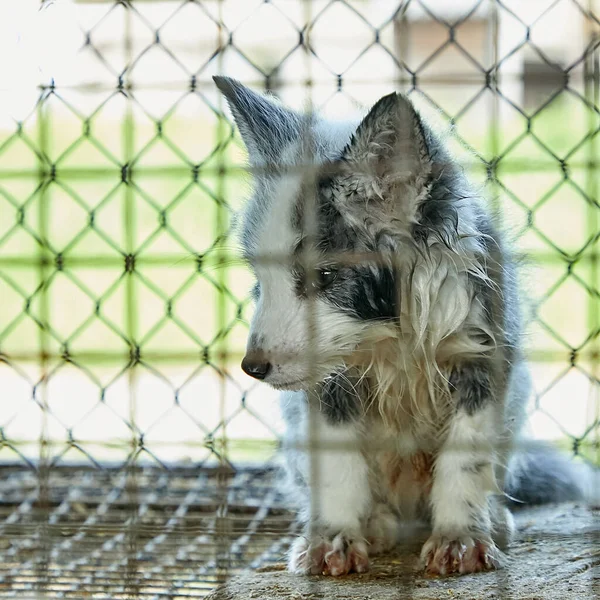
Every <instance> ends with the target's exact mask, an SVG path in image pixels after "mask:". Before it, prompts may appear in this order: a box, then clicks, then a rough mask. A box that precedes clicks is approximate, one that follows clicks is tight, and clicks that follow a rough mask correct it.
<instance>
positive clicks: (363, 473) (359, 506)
mask: <svg viewBox="0 0 600 600" xmlns="http://www.w3.org/2000/svg"><path fill="white" fill-rule="evenodd" d="M299 432H300V433H299V437H298V438H296V440H295V443H296V445H297V446H298V451H299V452H300V453H301V458H300V463H299V468H300V470H301V472H302V473H303V474H304V477H305V478H306V480H307V481H308V482H309V484H310V491H311V502H310V506H311V520H312V522H313V523H314V524H316V525H317V526H318V527H319V528H320V529H324V530H325V531H328V532H339V531H343V532H359V531H360V530H361V527H362V525H363V524H364V520H365V519H366V517H367V516H368V514H369V512H370V507H371V501H372V498H371V490H370V486H369V480H368V477H369V471H368V467H367V463H366V461H365V458H364V456H363V454H362V452H361V446H360V440H361V433H360V431H359V429H358V427H357V425H356V424H353V423H349V424H343V425H331V424H330V423H328V422H327V420H326V418H325V417H324V415H323V414H322V413H321V412H320V411H318V410H312V411H311V414H310V415H309V414H308V411H307V412H305V413H304V415H303V420H302V424H301V425H300V426H299Z"/></svg>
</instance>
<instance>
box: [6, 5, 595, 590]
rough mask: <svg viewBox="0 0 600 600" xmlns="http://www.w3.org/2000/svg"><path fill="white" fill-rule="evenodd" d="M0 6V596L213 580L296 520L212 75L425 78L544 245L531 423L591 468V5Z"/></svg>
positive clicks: (400, 84)
mask: <svg viewBox="0 0 600 600" xmlns="http://www.w3.org/2000/svg"><path fill="white" fill-rule="evenodd" d="M3 11H4V13H5V14H3ZM0 16H3V17H5V18H4V21H5V23H6V22H8V24H9V25H8V27H9V28H8V29H7V31H8V33H9V35H8V36H4V37H5V39H8V42H5V47H3V50H4V51H5V56H11V57H14V61H11V60H9V61H7V65H6V66H5V67H3V68H4V71H5V72H4V77H3V80H4V82H5V85H3V84H2V82H0V106H1V107H2V108H1V109H0V111H1V113H2V114H0V294H1V302H0V386H1V387H0V389H1V390H2V391H1V392H0V394H1V396H0V397H1V400H0V461H1V466H0V477H1V478H2V483H1V485H0V597H8V596H11V595H12V594H15V593H20V594H21V596H22V597H25V595H26V594H27V593H31V594H34V593H35V592H36V590H38V591H41V592H43V593H44V594H47V596H48V597H62V598H65V597H81V595H82V593H83V592H84V591H85V592H86V593H89V594H95V597H102V598H113V599H114V598H120V597H155V598H162V597H169V598H174V597H186V598H187V597H199V596H203V595H205V594H206V593H207V592H208V590H210V589H211V588H212V587H213V586H214V584H215V583H216V582H218V581H222V580H223V579H224V578H225V577H227V576H230V575H231V574H232V573H234V572H236V571H237V570H239V569H240V568H242V567H243V566H247V565H250V566H253V567H257V566H260V565H262V564H264V563H266V562H269V561H273V560H280V559H281V556H282V555H283V553H284V551H285V549H286V548H287V546H288V544H289V542H290V540H291V535H292V534H293V533H294V531H295V525H294V523H293V520H292V519H291V517H290V515H289V514H288V513H287V512H286V511H285V509H284V506H283V503H282V501H281V498H280V497H279V496H278V494H277V492H276V491H275V490H274V487H273V475H272V473H271V470H270V468H271V466H272V464H273V457H274V452H275V450H276V448H277V438H278V435H279V434H280V432H281V425H280V423H279V418H278V411H277V408H276V402H275V395H274V393H273V392H272V391H270V390H268V389H264V388H262V387H260V386H257V385H255V384H253V383H252V382H251V381H250V380H249V378H247V377H246V376H245V375H243V374H242V373H241V371H240V369H239V366H238V365H239V362H240V360H241V357H242V356H243V349H244V346H245V337H246V333H247V325H246V323H247V320H248V315H249V310H251V304H250V301H249V297H248V290H249V288H250V284H251V280H250V277H249V275H248V273H247V272H246V270H245V269H244V267H243V266H242V265H241V263H240V262H239V261H238V260H237V258H236V249H235V239H234V237H233V236H232V226H233V218H232V217H233V214H234V212H235V210H236V209H237V208H239V205H240V202H241V201H242V200H243V198H244V194H245V193H246V192H247V177H246V174H245V168H244V165H245V158H244V151H243V149H242V145H241V142H240V140H239V138H238V136H237V133H236V132H235V130H234V128H233V126H232V124H231V122H230V120H229V116H228V114H227V112H226V111H225V108H224V104H223V101H222V99H221V98H220V97H219V95H218V92H217V90H216V89H215V86H214V84H213V82H212V76H213V75H215V74H226V75H228V76H232V77H236V78H238V79H240V80H241V81H243V82H244V83H245V84H247V85H249V86H252V87H255V88H256V89H267V90H270V91H272V92H275V93H276V94H278V95H279V96H281V97H282V98H283V99H284V101H286V102H287V103H289V104H291V105H292V106H295V107H297V108H302V107H303V106H306V105H307V104H310V105H312V106H314V107H317V108H318V109H320V110H323V111H324V112H325V113H326V114H332V115H336V116H338V115H345V114H346V113H349V112H351V111H353V110H355V109H356V108H357V106H364V105H368V104H369V103H372V102H373V101H374V100H376V99H377V98H378V97H380V96H381V95H383V94H384V93H386V92H389V91H390V90H393V89H397V90H402V91H404V92H406V93H408V94H410V97H411V99H413V101H414V102H415V104H416V105H417V107H418V108H419V109H420V111H421V112H422V114H424V115H425V116H426V118H428V119H429V120H430V121H431V122H432V123H433V125H434V127H436V128H437V129H439V130H441V131H444V132H446V133H445V134H446V136H447V142H448V145H449V146H450V148H451V150H452V151H453V152H454V153H455V155H456V156H457V157H458V158H459V159H460V160H461V161H462V163H463V164H464V167H465V169H467V170H468V171H469V173H470V175H471V177H472V178H473V179H474V180H475V181H476V182H478V184H479V185H480V186H481V188H482V191H483V193H484V194H485V195H486V197H488V198H490V202H492V203H495V205H496V206H497V207H498V208H499V209H500V211H501V213H502V214H503V215H504V221H505V226H506V227H507V229H508V230H509V231H510V232H511V234H512V235H513V237H514V239H515V241H516V243H517V244H518V246H519V248H521V249H522V251H523V253H524V254H526V255H527V256H529V257H531V258H532V264H533V265H535V267H534V266H529V267H527V269H526V272H527V273H528V275H529V274H531V273H532V272H533V274H531V276H530V277H528V278H527V279H528V281H527V282H525V283H526V288H527V292H528V294H529V296H530V297H531V299H532V302H531V311H530V316H531V326H530V328H529V330H530V334H529V338H528V347H529V350H530V356H531V359H532V363H533V374H534V380H535V386H536V395H535V398H534V399H533V400H532V404H531V423H532V428H533V430H534V433H535V434H536V435H537V436H538V437H549V438H553V439H560V440H561V441H563V442H564V443H565V444H568V445H569V447H570V448H571V450H572V451H573V452H574V453H575V454H579V455H581V456H582V457H584V458H585V459H586V460H588V461H591V462H595V463H598V458H599V454H598V423H599V415H600V402H599V390H600V385H599V384H600V379H599V377H600V370H599V366H598V357H599V352H600V338H599V333H600V262H599V254H598V252H599V242H598V240H599V238H600V204H599V196H598V194H599V187H600V183H599V182H600V179H599V177H598V168H599V163H598V161H599V158H600V136H598V135H597V134H598V131H600V110H599V105H600V103H599V99H600V7H599V6H598V5H597V3H595V2H594V1H593V0H556V1H553V2H551V1H546V0H535V1H534V0H531V1H530V2H520V1H516V0H511V1H509V0H506V1H504V0H487V1H484V0H479V1H477V0H460V1H457V2H453V3H448V2H442V1H434V0H427V1H425V0H422V1H417V0H415V1H412V0H408V1H406V2H389V1H376V0H270V1H264V2H262V1H251V0H243V1H242V0H221V1H219V0H190V1H181V0H159V1H150V0H148V1H145V0H139V1H132V0H120V1H109V0H89V1H85V0H84V1H77V2H72V3H71V2H60V0H55V1H54V2H46V3H43V4H42V5H40V4H39V3H38V2H33V1H32V2H23V3H20V2H17V0H14V2H13V3H12V6H11V2H9V3H8V4H7V5H5V7H4V8H0ZM11 28H14V29H11ZM15 31H19V35H18V36H15V35H12V36H11V35H10V34H14V32H15ZM557 31H562V34H560V35H557V34H556V32H557ZM11 39H12V40H13V41H15V45H14V47H11V46H10V42H11ZM32 57H34V58H32ZM530 281H533V283H530Z"/></svg>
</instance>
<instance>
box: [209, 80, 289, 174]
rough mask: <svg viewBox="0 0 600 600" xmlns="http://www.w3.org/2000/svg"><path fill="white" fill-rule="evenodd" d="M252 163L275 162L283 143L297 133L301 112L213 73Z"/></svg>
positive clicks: (284, 144)
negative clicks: (298, 112)
mask: <svg viewBox="0 0 600 600" xmlns="http://www.w3.org/2000/svg"><path fill="white" fill-rule="evenodd" d="M213 79H214V81H215V83H216V84H217V87H218V88H219V90H221V93H222V94H223V96H225V98H226V99H227V103H228V104H229V108H230V109H231V112H232V114H233V117H234V119H235V122H236V124H237V126H238V129H239V130H240V134H241V136H242V139H243V140H244V144H246V148H247V149H248V154H249V157H250V162H251V163H252V164H254V165H277V164H280V162H281V153H282V151H283V149H284V148H285V146H287V145H288V144H289V143H290V142H292V141H294V140H297V139H298V138H299V137H300V131H301V120H300V116H299V115H298V114H297V113H295V112H294V111H292V110H289V109H288V108H285V107H284V106H282V105H281V104H279V103H278V102H277V101H276V100H275V99H271V98H269V97H268V96H265V95H262V94H257V93H256V92H253V91H252V90H249V89H248V88H247V87H245V86H243V85H242V84H241V83H240V82H239V81H236V80H235V79H231V78H230V77H220V76H214V77H213Z"/></svg>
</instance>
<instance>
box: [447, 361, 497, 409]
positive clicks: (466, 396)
mask: <svg viewBox="0 0 600 600" xmlns="http://www.w3.org/2000/svg"><path fill="white" fill-rule="evenodd" d="M492 381H493V377H492V373H491V365H490V364H489V363H488V362H487V361H485V360H481V361H472V362H468V363H464V364H462V365H460V366H458V367H455V368H454V369H453V370H452V373H451V374H450V380H449V382H450V387H451V389H453V390H454V393H455V395H456V405H457V408H458V409H459V410H460V409H463V410H465V411H466V412H467V413H468V414H469V415H472V414H473V413H474V412H476V411H477V410H479V409H480V408H482V407H483V406H484V405H485V404H486V403H487V402H489V401H490V400H492V399H493V390H492Z"/></svg>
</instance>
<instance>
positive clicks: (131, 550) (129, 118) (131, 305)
mask: <svg viewBox="0 0 600 600" xmlns="http://www.w3.org/2000/svg"><path fill="white" fill-rule="evenodd" d="M125 8H126V11H125V39H124V44H125V60H126V66H128V65H129V64H131V61H132V58H133V50H132V44H131V27H132V23H131V20H132V17H131V12H130V8H129V7H128V6H125ZM126 84H127V85H126ZM129 84H130V81H129V78H128V74H127V73H126V74H125V75H124V76H123V80H122V81H121V85H123V87H124V88H125V89H126V90H127V89H129V87H130V86H129ZM123 148H124V152H123V156H124V160H125V164H124V165H122V171H121V177H122V179H123V183H122V185H124V186H125V194H124V197H123V222H124V224H125V252H126V254H127V257H126V259H125V265H124V268H125V269H126V270H127V274H126V276H125V286H126V289H125V302H126V309H125V310H126V315H125V321H126V323H125V327H126V332H127V337H128V339H129V343H130V353H131V356H130V366H129V369H128V372H127V378H128V389H129V423H130V424H131V431H132V440H131V455H130V459H129V461H128V473H127V484H126V491H127V501H128V503H129V515H130V518H129V524H128V526H127V564H126V569H125V589H126V590H127V594H128V595H129V597H131V598H137V597H138V596H139V585H138V570H139V569H138V562H137V559H136V556H137V552H138V516H139V514H138V513H139V501H138V500H139V498H138V483H137V475H136V467H137V458H138V453H139V449H140V445H139V440H138V437H137V434H136V431H137V427H136V421H137V418H136V417H137V396H136V385H135V384H136V380H137V362H136V361H137V356H138V352H137V341H138V332H139V321H138V311H139V310H140V306H139V303H138V299H137V297H136V287H135V279H134V273H133V266H134V265H135V251H136V248H135V228H136V220H135V217H136V214H135V197H134V193H133V188H132V187H131V185H130V184H129V182H130V179H131V168H130V165H131V161H132V160H133V158H134V152H135V124H134V118H133V111H132V105H131V102H130V101H129V99H128V102H127V109H126V113H125V121H124V123H123Z"/></svg>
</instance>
